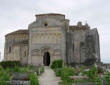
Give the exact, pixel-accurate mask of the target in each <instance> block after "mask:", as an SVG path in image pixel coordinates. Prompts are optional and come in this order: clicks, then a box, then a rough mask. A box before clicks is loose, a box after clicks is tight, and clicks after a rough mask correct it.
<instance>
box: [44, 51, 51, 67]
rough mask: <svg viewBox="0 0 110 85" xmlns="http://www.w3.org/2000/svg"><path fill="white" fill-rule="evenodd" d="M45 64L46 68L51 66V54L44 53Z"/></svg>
mask: <svg viewBox="0 0 110 85" xmlns="http://www.w3.org/2000/svg"><path fill="white" fill-rule="evenodd" d="M43 64H44V66H49V65H50V53H49V52H45V53H44V56H43Z"/></svg>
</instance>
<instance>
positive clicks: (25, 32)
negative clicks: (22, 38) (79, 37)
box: [5, 30, 28, 37]
mask: <svg viewBox="0 0 110 85" xmlns="http://www.w3.org/2000/svg"><path fill="white" fill-rule="evenodd" d="M15 34H28V30H17V31H14V32H11V33H9V34H7V35H5V36H6V37H7V36H9V35H15Z"/></svg>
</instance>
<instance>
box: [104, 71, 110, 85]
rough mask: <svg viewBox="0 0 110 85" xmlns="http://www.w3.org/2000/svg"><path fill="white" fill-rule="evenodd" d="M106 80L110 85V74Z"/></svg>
mask: <svg viewBox="0 0 110 85" xmlns="http://www.w3.org/2000/svg"><path fill="white" fill-rule="evenodd" d="M105 79H106V81H107V82H108V85H110V73H109V72H108V73H107V74H106V76H105Z"/></svg>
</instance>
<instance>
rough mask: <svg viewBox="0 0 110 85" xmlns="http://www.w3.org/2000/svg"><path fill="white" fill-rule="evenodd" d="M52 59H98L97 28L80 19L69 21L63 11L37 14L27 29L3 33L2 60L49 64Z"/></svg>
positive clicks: (72, 62) (79, 60)
mask: <svg viewBox="0 0 110 85" xmlns="http://www.w3.org/2000/svg"><path fill="white" fill-rule="evenodd" d="M56 59H62V60H64V61H65V63H67V64H83V63H87V62H89V61H93V60H95V62H100V44H99V34H98V31H97V28H94V29H91V28H90V26H89V25H88V24H87V23H86V24H84V25H83V24H82V23H81V22H78V23H77V24H76V25H69V19H66V18H65V15H63V14H55V13H50V14H38V15H36V20H35V21H34V22H32V23H31V24H29V26H28V29H27V30H17V31H15V32H12V33H9V34H7V35H6V36H5V51H4V60H5V61H20V62H21V63H22V64H23V65H27V64H29V65H30V64H33V65H36V66H37V65H45V66H49V65H50V64H51V63H52V61H53V60H56Z"/></svg>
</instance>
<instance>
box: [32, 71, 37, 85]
mask: <svg viewBox="0 0 110 85" xmlns="http://www.w3.org/2000/svg"><path fill="white" fill-rule="evenodd" d="M30 85H39V81H38V77H37V74H35V73H32V74H31V75H30Z"/></svg>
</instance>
